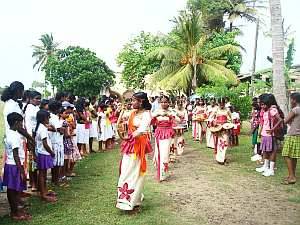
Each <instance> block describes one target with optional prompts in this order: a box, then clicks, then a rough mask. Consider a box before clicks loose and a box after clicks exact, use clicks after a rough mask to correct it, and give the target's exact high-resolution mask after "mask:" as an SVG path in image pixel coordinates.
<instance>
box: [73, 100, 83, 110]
mask: <svg viewBox="0 0 300 225" xmlns="http://www.w3.org/2000/svg"><path fill="white" fill-rule="evenodd" d="M84 103H85V100H84V98H79V99H78V100H77V101H76V105H75V108H76V110H77V111H78V112H83V111H84Z"/></svg>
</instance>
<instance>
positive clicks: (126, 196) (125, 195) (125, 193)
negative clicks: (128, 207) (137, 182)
mask: <svg viewBox="0 0 300 225" xmlns="http://www.w3.org/2000/svg"><path fill="white" fill-rule="evenodd" d="M119 192H121V194H120V196H119V199H126V200H127V201H129V202H130V200H131V197H130V195H131V194H132V193H133V192H134V189H128V183H124V185H123V187H119Z"/></svg>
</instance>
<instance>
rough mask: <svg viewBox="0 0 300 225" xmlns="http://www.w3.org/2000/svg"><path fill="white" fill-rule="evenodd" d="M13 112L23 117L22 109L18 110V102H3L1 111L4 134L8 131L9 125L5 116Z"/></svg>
mask: <svg viewBox="0 0 300 225" xmlns="http://www.w3.org/2000/svg"><path fill="white" fill-rule="evenodd" d="M13 112H16V113H19V114H20V115H22V116H23V112H22V109H21V108H20V106H19V104H18V102H16V101H14V100H12V99H9V100H7V101H6V102H5V105H4V109H3V117H4V123H5V133H6V134H7V132H8V131H9V129H10V128H9V124H8V122H7V115H8V114H10V113H13Z"/></svg>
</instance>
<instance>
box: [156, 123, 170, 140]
mask: <svg viewBox="0 0 300 225" xmlns="http://www.w3.org/2000/svg"><path fill="white" fill-rule="evenodd" d="M156 124H157V127H156V129H155V134H154V136H155V138H156V139H158V140H164V139H169V138H171V137H174V135H175V131H174V130H173V125H174V124H173V122H172V121H171V120H169V121H158V122H157V123H156Z"/></svg>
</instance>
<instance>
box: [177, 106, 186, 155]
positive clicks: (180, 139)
mask: <svg viewBox="0 0 300 225" xmlns="http://www.w3.org/2000/svg"><path fill="white" fill-rule="evenodd" d="M176 116H177V117H179V119H180V121H178V122H177V123H176V129H175V132H176V135H175V141H174V143H175V146H176V149H177V154H178V155H182V153H183V150H184V143H185V141H184V136H183V134H184V129H185V128H187V122H188V113H187V110H186V109H185V108H184V107H183V103H182V102H181V101H179V102H177V108H176Z"/></svg>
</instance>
